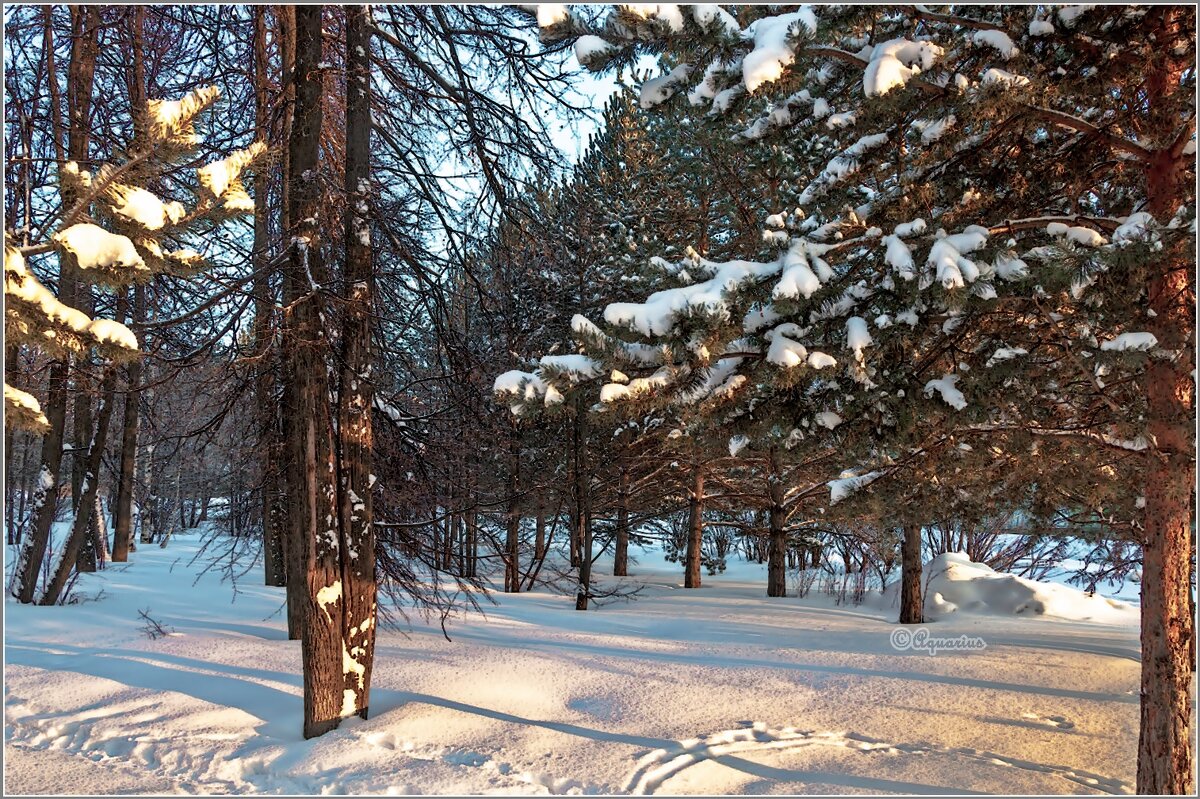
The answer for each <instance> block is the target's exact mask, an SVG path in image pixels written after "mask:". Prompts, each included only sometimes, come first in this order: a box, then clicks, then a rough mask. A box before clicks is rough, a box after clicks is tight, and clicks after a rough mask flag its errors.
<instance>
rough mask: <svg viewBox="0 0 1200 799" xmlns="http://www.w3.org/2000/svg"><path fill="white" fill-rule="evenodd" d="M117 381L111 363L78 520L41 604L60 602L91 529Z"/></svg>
mask: <svg viewBox="0 0 1200 799" xmlns="http://www.w3.org/2000/svg"><path fill="white" fill-rule="evenodd" d="M116 381H117V370H116V368H115V367H111V366H110V367H109V368H108V369H107V370H106V371H105V374H104V379H103V381H102V382H101V397H100V407H99V408H98V409H97V413H96V429H95V430H94V431H93V433H92V440H91V442H90V443H89V445H88V450H87V456H86V460H85V461H84V466H85V469H84V474H83V482H82V484H81V485H80V512H78V513H76V514H75V521H74V523H73V524H72V525H71V533H70V535H69V536H68V537H67V540H66V542H65V543H64V544H63V547H62V550H61V551H60V552H59V557H58V560H57V564H56V566H55V568H54V572H53V574H52V575H51V577H50V582H49V583H48V584H47V585H46V590H45V591H43V592H42V596H41V598H40V599H39V600H38V602H39V604H42V605H54V604H57V603H58V600H59V598H60V597H61V595H62V590H63V587H64V586H65V585H66V584H67V578H68V577H70V576H71V571H72V570H73V569H74V568H75V561H76V559H77V558H78V557H79V548H80V547H81V546H82V545H83V542H84V539H85V538H86V537H87V534H88V531H89V529H90V528H91V523H92V512H94V510H95V501H96V491H97V486H98V484H99V480H98V479H97V477H98V475H99V474H100V463H101V458H102V456H103V454H104V442H105V438H106V437H107V435H108V423H109V420H111V419H112V406H113V393H114V391H113V390H114V388H115V386H116ZM85 508H88V509H91V511H92V512H84V509H85Z"/></svg>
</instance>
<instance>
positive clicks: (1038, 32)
mask: <svg viewBox="0 0 1200 799" xmlns="http://www.w3.org/2000/svg"><path fill="white" fill-rule="evenodd" d="M1052 33H1054V23H1052V22H1048V21H1046V20H1044V19H1035V20H1031V21H1030V23H1029V35H1030V36H1049V35H1050V34H1052Z"/></svg>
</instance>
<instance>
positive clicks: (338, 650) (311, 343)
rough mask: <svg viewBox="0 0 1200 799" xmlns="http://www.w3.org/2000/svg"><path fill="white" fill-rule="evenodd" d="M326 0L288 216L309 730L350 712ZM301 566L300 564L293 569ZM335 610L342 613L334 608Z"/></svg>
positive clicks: (302, 13)
mask: <svg viewBox="0 0 1200 799" xmlns="http://www.w3.org/2000/svg"><path fill="white" fill-rule="evenodd" d="M323 11H324V7H323V6H320V5H312V6H297V7H296V8H295V18H296V68H295V93H296V102H295V106H294V111H293V120H292V135H291V139H290V141H289V142H288V151H289V153H290V155H289V170H290V176H289V181H288V183H289V192H290V196H289V197H288V198H287V200H288V205H289V207H290V212H289V216H290V218H291V220H292V221H293V224H292V228H291V229H290V230H289V231H288V235H289V236H290V237H291V240H290V243H289V254H288V259H287V262H286V265H285V267H284V283H283V291H284V297H283V299H284V305H285V308H286V310H285V317H284V319H285V324H284V368H283V390H284V414H283V424H284V438H285V441H286V442H287V448H288V458H287V467H286V468H287V487H288V496H289V500H290V504H291V509H290V513H289V517H290V519H291V525H290V527H291V529H290V530H289V531H288V533H289V541H288V549H289V560H290V562H289V564H288V566H289V568H288V587H287V589H288V595H289V603H292V602H294V603H295V604H296V605H297V606H298V607H299V612H300V633H301V635H300V641H301V652H302V655H303V657H302V659H303V669H304V737H305V738H312V737H314V736H317V735H321V734H323V733H325V732H328V731H329V730H332V729H334V728H335V727H337V725H338V722H339V721H340V720H341V718H342V700H343V694H342V691H343V685H344V684H345V678H344V675H343V672H342V615H343V613H344V605H345V599H344V598H345V596H346V593H345V588H346V587H345V586H344V585H343V584H342V573H341V562H340V561H341V558H340V544H341V541H340V536H339V535H338V529H337V528H338V523H337V514H338V508H337V502H336V496H335V494H336V479H335V478H336V473H335V464H334V453H333V425H332V418H331V415H330V408H329V377H328V358H327V352H328V349H329V343H328V341H327V339H326V337H325V312H324V301H323V298H324V295H323V292H324V290H325V289H324V288H323V285H322V283H323V281H324V279H325V277H326V275H325V269H324V265H323V263H322V252H321V242H320V239H319V228H318V225H317V218H318V217H319V216H321V215H322V213H323V209H322V207H321V205H322V203H321V188H320V186H321V182H320V179H319V175H318V168H319V160H318V152H319V146H320V138H321V127H322V122H323V113H322V105H321V100H322V94H323V92H322V88H323V86H322V84H323V81H322V76H323V74H324V73H323V70H322V69H320V68H318V64H319V63H320V62H321V56H322V49H321V45H322V35H321V18H322V14H323ZM292 567H295V568H294V569H293V568H292ZM335 613H336V614H337V615H336V616H335Z"/></svg>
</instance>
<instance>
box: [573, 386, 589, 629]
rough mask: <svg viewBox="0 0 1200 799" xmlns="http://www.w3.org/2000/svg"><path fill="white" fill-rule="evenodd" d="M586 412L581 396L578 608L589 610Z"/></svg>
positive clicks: (577, 408) (577, 405) (577, 471)
mask: <svg viewBox="0 0 1200 799" xmlns="http://www.w3.org/2000/svg"><path fill="white" fill-rule="evenodd" d="M586 414H587V409H586V408H585V407H584V403H583V397H582V394H580V395H578V396H577V397H576V399H575V419H574V425H573V427H574V431H575V441H576V447H575V487H574V491H573V493H574V494H575V506H576V510H575V516H576V518H575V523H576V525H578V526H577V529H576V530H574V535H575V538H576V540H577V542H578V548H579V551H578V556H577V562H578V564H579V591H578V593H576V595H575V609H576V610H587V609H588V602H589V600H590V599H591V595H592V498H591V488H592V487H591V471H590V468H591V465H590V459H589V457H588V441H587V416H586Z"/></svg>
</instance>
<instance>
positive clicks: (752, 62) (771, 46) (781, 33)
mask: <svg viewBox="0 0 1200 799" xmlns="http://www.w3.org/2000/svg"><path fill="white" fill-rule="evenodd" d="M794 25H795V26H799V27H802V28H806V29H807V31H808V33H810V34H812V33H815V32H816V30H817V16H816V14H814V13H813V10H812V8H811V7H809V6H801V7H800V10H798V11H793V12H791V13H788V14H780V15H779V16H774V17H763V18H762V19H759V20H756V21H755V22H754V23H753V24H752V25H751V26H750V28H749V29H748V30H749V32H751V33H753V35H754V49H753V50H751V51H750V52H749V53H748V54H747V55H746V57H745V58H744V59H743V60H742V83H744V84H745V86H746V91H748V92H750V93H751V94H753V93H754V92H755V91H756V90H757V89H758V87H759V86H762V85H763V84H764V83H770V82H771V81H775V80H778V79H779V78H780V77H781V76H782V75H783V70H784V67H786V66H788V65H789V64H791V63H792V61H793V60H794V59H795V58H796V52H795V49H794V48H793V47H792V46H791V45H790V44H789V43H788V34H789V32H790V31H791V30H792V26H794Z"/></svg>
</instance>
